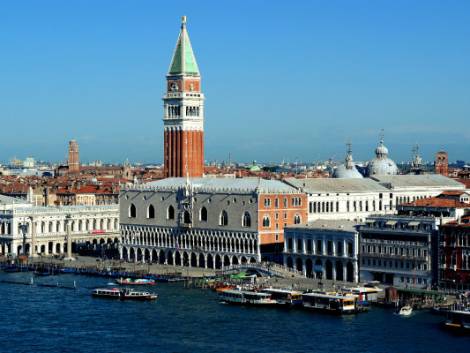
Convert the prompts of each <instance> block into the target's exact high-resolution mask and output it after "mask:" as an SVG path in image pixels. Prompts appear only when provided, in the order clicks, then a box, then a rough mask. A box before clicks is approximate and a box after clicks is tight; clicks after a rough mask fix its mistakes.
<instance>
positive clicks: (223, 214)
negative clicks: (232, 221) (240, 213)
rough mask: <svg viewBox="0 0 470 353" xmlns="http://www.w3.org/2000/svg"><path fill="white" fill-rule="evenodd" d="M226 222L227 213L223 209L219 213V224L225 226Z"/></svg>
mask: <svg viewBox="0 0 470 353" xmlns="http://www.w3.org/2000/svg"><path fill="white" fill-rule="evenodd" d="M227 224H228V214H227V212H226V211H225V210H223V211H222V212H221V213H220V220H219V225H221V226H226V225H227Z"/></svg>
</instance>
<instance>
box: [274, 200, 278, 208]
mask: <svg viewBox="0 0 470 353" xmlns="http://www.w3.org/2000/svg"><path fill="white" fill-rule="evenodd" d="M274 207H276V208H278V207H279V199H278V198H276V199H275V200H274Z"/></svg>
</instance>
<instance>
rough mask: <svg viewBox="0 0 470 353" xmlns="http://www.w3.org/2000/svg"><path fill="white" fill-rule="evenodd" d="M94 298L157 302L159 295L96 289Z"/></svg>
mask: <svg viewBox="0 0 470 353" xmlns="http://www.w3.org/2000/svg"><path fill="white" fill-rule="evenodd" d="M91 295H92V296H93V297H97V298H109V299H119V300H140V301H146V300H155V299H157V297H158V296H157V295H156V294H154V293H150V292H139V291H135V290H133V289H127V288H96V289H94V290H93V292H92V293H91Z"/></svg>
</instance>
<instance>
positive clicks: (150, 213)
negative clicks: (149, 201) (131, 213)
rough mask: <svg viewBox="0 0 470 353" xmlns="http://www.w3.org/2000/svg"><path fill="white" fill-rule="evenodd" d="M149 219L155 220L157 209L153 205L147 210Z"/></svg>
mask: <svg viewBox="0 0 470 353" xmlns="http://www.w3.org/2000/svg"><path fill="white" fill-rule="evenodd" d="M147 218H155V207H153V205H150V206H149V207H148V208H147Z"/></svg>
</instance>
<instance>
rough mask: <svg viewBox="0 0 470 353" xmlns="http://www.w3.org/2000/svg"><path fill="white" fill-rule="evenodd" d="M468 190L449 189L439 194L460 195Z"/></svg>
mask: <svg viewBox="0 0 470 353" xmlns="http://www.w3.org/2000/svg"><path fill="white" fill-rule="evenodd" d="M466 192H467V191H465V190H448V191H443V192H441V194H440V195H438V197H439V196H441V195H442V196H460V195H462V194H465V193H466Z"/></svg>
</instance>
